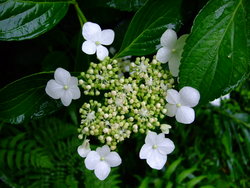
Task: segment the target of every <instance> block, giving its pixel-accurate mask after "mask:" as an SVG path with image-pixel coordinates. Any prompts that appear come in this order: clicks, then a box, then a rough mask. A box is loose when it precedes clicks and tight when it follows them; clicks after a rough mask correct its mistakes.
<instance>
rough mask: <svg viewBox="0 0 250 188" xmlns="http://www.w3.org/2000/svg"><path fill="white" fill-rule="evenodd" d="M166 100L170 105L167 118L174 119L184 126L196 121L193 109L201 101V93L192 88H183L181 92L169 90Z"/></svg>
mask: <svg viewBox="0 0 250 188" xmlns="http://www.w3.org/2000/svg"><path fill="white" fill-rule="evenodd" d="M166 100H167V102H168V104H167V105H166V108H167V113H166V114H167V116H169V117H174V116H175V118H176V120H177V121H178V122H180V123H183V124H190V123H192V122H193V121H194V119H195V112H194V110H193V109H192V107H194V106H196V105H197V104H198V103H199V100H200V93H199V91H198V90H196V89H195V88H192V87H188V86H186V87H183V88H182V89H181V90H180V91H179V92H178V91H176V90H174V89H169V90H167V96H166Z"/></svg>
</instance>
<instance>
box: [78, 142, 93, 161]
mask: <svg viewBox="0 0 250 188" xmlns="http://www.w3.org/2000/svg"><path fill="white" fill-rule="evenodd" d="M90 151H91V150H90V146H89V139H85V140H84V141H83V143H82V145H80V146H78V148H77V152H78V154H79V155H80V156H81V157H83V158H84V157H86V156H87V155H88V153H89V152H90Z"/></svg>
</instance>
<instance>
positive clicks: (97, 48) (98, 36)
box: [82, 22, 115, 61]
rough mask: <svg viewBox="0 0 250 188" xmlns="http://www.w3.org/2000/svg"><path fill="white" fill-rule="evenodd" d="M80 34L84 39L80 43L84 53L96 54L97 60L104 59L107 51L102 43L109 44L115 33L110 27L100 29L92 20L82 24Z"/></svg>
mask: <svg viewBox="0 0 250 188" xmlns="http://www.w3.org/2000/svg"><path fill="white" fill-rule="evenodd" d="M82 35H83V37H84V39H85V40H86V41H84V43H83V44H82V51H83V52H84V53H86V54H89V55H92V54H95V53H96V54H97V58H98V59H99V60H101V61H102V60H104V59H105V57H107V56H108V54H109V52H108V49H107V48H106V47H104V46H103V45H110V44H112V42H113V41H114V38H115V33H114V31H113V30H111V29H104V30H101V27H100V26H99V25H98V24H96V23H92V22H87V23H85V24H84V25H83V28H82Z"/></svg>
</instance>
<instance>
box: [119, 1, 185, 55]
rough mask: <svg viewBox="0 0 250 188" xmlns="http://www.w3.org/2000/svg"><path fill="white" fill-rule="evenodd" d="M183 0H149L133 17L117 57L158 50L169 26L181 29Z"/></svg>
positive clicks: (150, 52) (146, 53) (144, 53)
mask: <svg viewBox="0 0 250 188" xmlns="http://www.w3.org/2000/svg"><path fill="white" fill-rule="evenodd" d="M180 15H181V0H175V1H170V0H165V1H162V0H149V1H148V2H147V3H146V4H145V5H144V6H143V7H142V8H141V9H139V11H138V12H137V13H136V14H135V16H134V18H133V19H132V21H131V23H130V25H129V28H128V30H127V32H126V34H125V37H124V40H123V43H122V46H121V49H120V51H119V52H118V54H117V55H116V57H123V56H127V55H138V56H139V55H148V54H152V53H154V52H156V50H157V46H158V45H159V44H160V37H161V35H162V34H163V33H164V31H165V30H166V29H167V28H172V29H175V30H176V31H177V30H178V29H179V26H180V24H181V21H180Z"/></svg>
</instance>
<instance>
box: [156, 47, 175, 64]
mask: <svg viewBox="0 0 250 188" xmlns="http://www.w3.org/2000/svg"><path fill="white" fill-rule="evenodd" d="M171 55H172V53H171V50H169V49H168V48H165V47H162V48H160V49H159V50H158V51H157V54H156V60H157V61H159V62H161V63H167V62H168V60H169V59H170V57H171Z"/></svg>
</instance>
